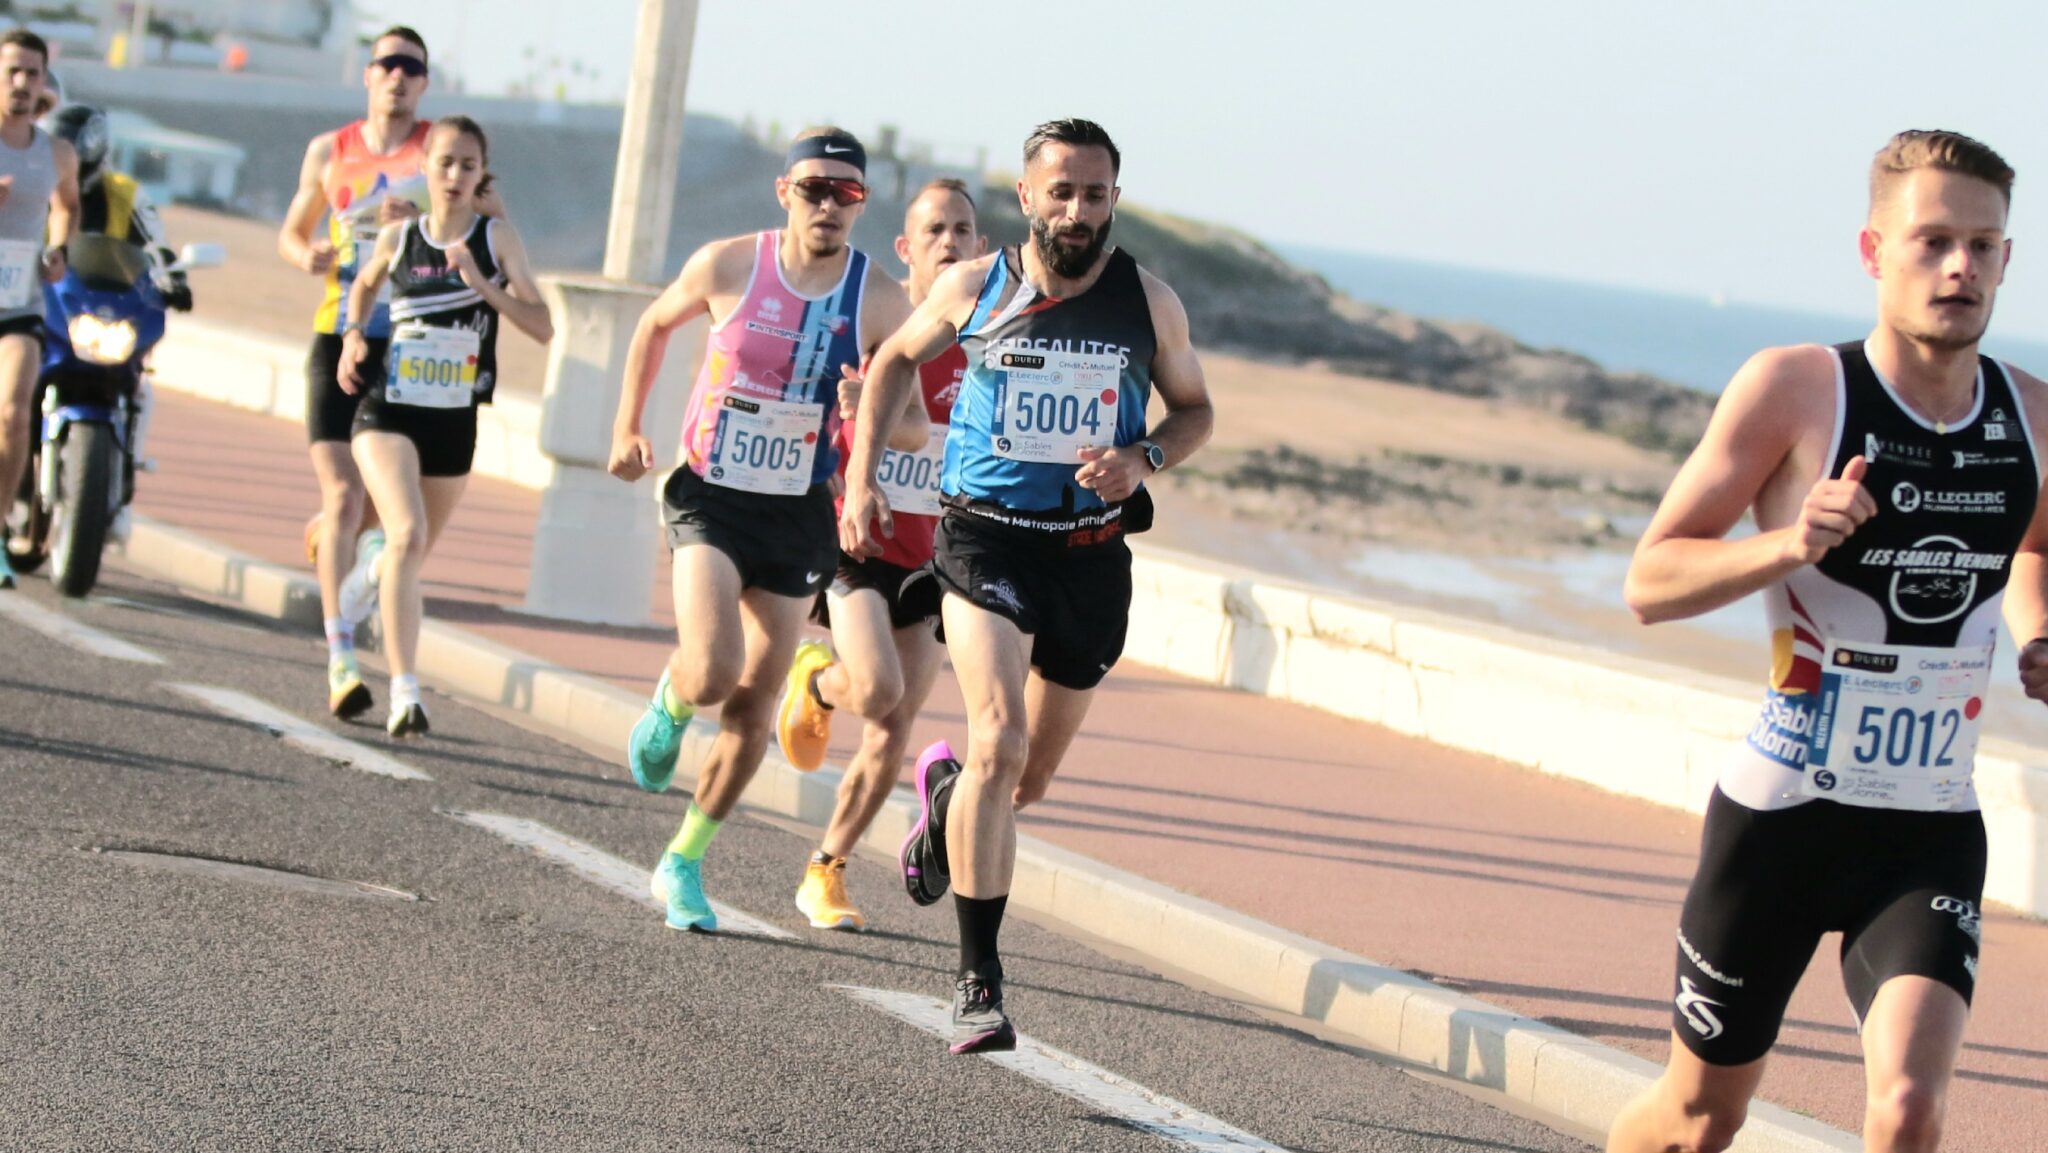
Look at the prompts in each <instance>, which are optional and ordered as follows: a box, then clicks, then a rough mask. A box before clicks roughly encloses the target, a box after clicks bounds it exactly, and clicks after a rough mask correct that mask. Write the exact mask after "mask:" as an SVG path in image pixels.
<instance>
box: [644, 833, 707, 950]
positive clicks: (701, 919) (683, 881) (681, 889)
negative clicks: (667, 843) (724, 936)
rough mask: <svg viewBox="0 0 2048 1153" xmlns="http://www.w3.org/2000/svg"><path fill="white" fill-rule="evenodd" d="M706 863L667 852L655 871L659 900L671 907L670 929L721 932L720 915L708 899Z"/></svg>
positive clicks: (669, 914)
mask: <svg viewBox="0 0 2048 1153" xmlns="http://www.w3.org/2000/svg"><path fill="white" fill-rule="evenodd" d="M703 866H704V862H702V861H692V860H690V859H689V858H687V857H685V856H683V855H682V854H680V853H663V854H662V857H661V864H659V865H657V866H655V868H654V883H653V885H651V886H650V887H651V888H652V889H653V890H654V896H655V899H656V900H659V901H661V902H663V903H664V904H666V905H667V906H668V927H669V928H671V929H695V930H697V931H698V932H700V933H715V932H717V931H718V914H717V913H714V912H712V911H711V902H710V901H708V900H706V899H705V897H704V872H703Z"/></svg>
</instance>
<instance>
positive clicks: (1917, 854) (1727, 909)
mask: <svg viewBox="0 0 2048 1153" xmlns="http://www.w3.org/2000/svg"><path fill="white" fill-rule="evenodd" d="M1984 862H1985V843H1984V819H1983V816H1982V814H1980V813H1977V812H1974V811H1973V812H1959V813H1920V812H1902V811H1898V810H1893V809H1866V808H1857V807H1854V806H1850V805H1843V804H1838V803H1836V802H1834V801H1820V800H1816V801H1809V802H1807V803H1805V804H1802V805H1795V806H1793V807H1792V808H1789V809H1773V810H1769V811H1760V810H1757V809H1751V808H1749V807H1747V806H1745V805H1742V804H1740V803H1738V802H1736V801H1733V800H1730V799H1729V798H1728V796H1727V795H1726V794H1724V793H1722V792H1721V791H1720V790H1719V789H1716V790H1714V796H1713V799H1712V800H1711V801H1710V802H1709V803H1708V805H1707V824H1706V829H1705V831H1704V832H1703V833H1702V834H1701V837H1700V866H1699V872H1698V873H1697V874H1696V875H1695V876H1694V877H1693V883H1692V889H1691V890H1690V891H1689V892H1687V893H1686V896H1685V908H1684V911H1683V912H1682V913H1681V914H1680V915H1679V922H1678V979H1677V982H1676V984H1675V985H1674V987H1673V1005H1672V1029H1673V1030H1674V1031H1676V1032H1677V1034H1678V1036H1679V1038H1680V1039H1681V1040H1683V1041H1684V1042H1685V1047H1686V1048H1688V1049H1690V1050H1692V1052H1693V1054H1694V1055H1695V1056H1697V1057H1698V1058H1699V1059H1700V1060H1702V1061H1705V1062H1707V1063H1708V1064H1711V1065H1744V1064H1747V1063H1749V1062H1751V1061H1754V1060H1756V1059H1758V1058H1759V1057H1762V1056H1763V1055H1764V1054H1765V1053H1767V1052H1769V1051H1770V1048H1771V1046H1772V1045H1773V1044H1774V1043H1776V1041H1777V1039H1778V1028H1779V1025H1780V1024H1781V1023H1782V1022H1783V1021H1784V1018H1785V1006H1786V1005H1787V1004H1788V1003H1789V1002H1790V1001H1791V999H1792V990H1793V989H1794V988H1795V987H1796V986H1797V985H1798V984H1799V978H1800V976H1801V975H1802V974H1803V973H1804V972H1805V971H1806V965H1807V962H1808V961H1810V960H1812V959H1813V951H1814V949H1815V947H1816V946H1818V945H1819V944H1820V938H1821V935H1822V934H1823V933H1828V932H1840V933H1841V934H1842V984H1843V986H1844V988H1845V989H1846V990H1847V992H1848V994H1849V1004H1850V1007H1851V1008H1852V1009H1854V1010H1855V1013H1856V1019H1857V1020H1858V1021H1861V1020H1863V1019H1864V1018H1865V1017H1866V1016H1868V1014H1869V1012H1870V1003H1871V1002H1872V1001H1873V1000H1875V999H1876V997H1877V991H1878V989H1879V988H1881V987H1882V986H1883V985H1884V983H1885V982H1886V981H1889V980H1891V979H1892V978H1894V977H1905V976H1918V977H1927V978H1930V979H1932V980H1935V981H1939V982H1941V983H1942V984H1944V985H1947V986H1948V987H1949V988H1951V989H1954V990H1955V991H1956V992H1957V993H1960V994H1961V995H1962V998H1963V1000H1964V1002H1966V1003H1967V1002H1968V1001H1969V1000H1970V995H1971V993H1972V992H1974V991H1975V989H1976V984H1977V947H1978V942H1979V939H1980V936H1981V928H1980V921H1979V912H1978V909H1979V905H1980V902H1981V901H1982V899H1983V893H1984Z"/></svg>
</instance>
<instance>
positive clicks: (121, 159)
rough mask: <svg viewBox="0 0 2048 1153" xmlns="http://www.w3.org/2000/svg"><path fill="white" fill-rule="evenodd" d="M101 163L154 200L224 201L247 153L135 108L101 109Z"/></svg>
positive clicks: (229, 198)
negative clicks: (104, 134)
mask: <svg viewBox="0 0 2048 1153" xmlns="http://www.w3.org/2000/svg"><path fill="white" fill-rule="evenodd" d="M107 129H108V135H109V136H110V137H111V138H112V139H111V143H110V144H109V145H108V148H107V162H108V163H109V164H111V165H113V167H114V168H115V169H116V170H118V171H121V172H125V173H127V174H128V175H130V176H132V177H134V178H135V179H136V181H137V182H138V183H140V184H141V185H142V186H143V187H144V188H146V189H148V190H149V194H150V196H151V197H152V198H154V199H155V200H156V202H157V203H159V204H169V203H172V202H181V203H193V202H196V203H201V204H221V205H224V204H230V203H232V202H233V201H234V199H235V191H236V187H237V185H238V184H239V182H240V180H241V175H242V162H243V161H244V160H247V159H248V151H247V150H246V149H244V148H243V147H242V146H241V145H239V144H233V143H230V142H228V141H226V140H216V139H214V138H213V137H211V136H201V135H199V134H198V133H196V132H180V131H178V130H177V129H175V128H166V127H164V126H163V125H161V124H158V123H157V122H156V121H154V120H151V119H150V118H149V117H147V116H144V115H142V114H141V113H139V112H130V111H128V110H127V109H123V108H110V109H108V110H107Z"/></svg>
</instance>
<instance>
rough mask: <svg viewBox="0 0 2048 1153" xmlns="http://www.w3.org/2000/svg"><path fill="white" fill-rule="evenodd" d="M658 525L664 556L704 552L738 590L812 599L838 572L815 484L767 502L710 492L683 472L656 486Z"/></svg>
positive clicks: (834, 542) (829, 524)
mask: <svg viewBox="0 0 2048 1153" xmlns="http://www.w3.org/2000/svg"><path fill="white" fill-rule="evenodd" d="M661 520H662V524H663V525H665V526H666V527H667V529H668V547H669V548H670V549H671V550H674V549H681V548H685V547H687V546H689V545H693V544H708V545H710V546H711V547H712V548H715V549H717V550H718V551H719V552H722V553H724V554H725V555H726V556H727V557H729V558H730V559H731V560H732V563H733V567H735V568H737V569H739V570H740V586H741V587H742V588H757V589H760V590H761V591H763V592H767V593H773V594H775V595H776V596H785V597H807V596H814V595H816V594H817V593H819V592H822V591H823V590H824V588H825V586H826V585H827V584H829V583H831V580H832V575H833V573H835V572H837V571H838V569H839V519H838V517H836V516H835V515H833V512H832V490H831V489H830V488H828V487H826V486H825V485H822V484H814V485H812V486H811V487H810V489H809V491H807V492H805V493H804V494H803V495H802V496H769V495H767V494H764V493H757V492H746V491H744V490H742V489H736V488H726V487H725V486H723V485H716V484H712V483H711V482H710V481H707V480H705V479H704V478H703V477H701V476H698V475H697V474H696V473H695V472H694V471H692V470H691V469H690V468H689V466H687V465H684V466H681V467H679V468H677V469H676V470H675V471H674V472H671V473H669V474H668V480H667V481H666V482H664V483H663V484H662V486H661Z"/></svg>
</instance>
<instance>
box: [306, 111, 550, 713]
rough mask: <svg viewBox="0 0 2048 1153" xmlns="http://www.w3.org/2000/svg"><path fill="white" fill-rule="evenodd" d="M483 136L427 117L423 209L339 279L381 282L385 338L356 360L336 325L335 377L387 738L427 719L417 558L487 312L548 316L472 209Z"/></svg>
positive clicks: (461, 419) (456, 487) (484, 175)
mask: <svg viewBox="0 0 2048 1153" xmlns="http://www.w3.org/2000/svg"><path fill="white" fill-rule="evenodd" d="M488 160H489V145H488V144H487V143H486V142H485V140H484V130H483V129H482V128H480V127H478V126H477V123H476V122H475V121H473V120H471V119H469V118H468V117H466V116H451V117H448V118H447V119H445V120H441V121H439V122H437V123H436V124H435V125H434V127H433V130H432V132H431V133H430V134H429V135H428V137H427V193H428V200H429V204H428V210H427V212H426V213H425V214H424V215H422V216H419V217H416V218H415V219H413V220H410V221H405V222H403V223H399V224H393V225H390V226H388V227H386V228H385V229H384V231H383V232H382V233H381V234H379V235H378V237H377V248H376V251H375V252H374V253H373V254H372V255H371V257H370V259H369V261H367V262H366V267H365V268H364V269H363V270H362V272H361V273H359V274H358V275H357V277H356V281H355V284H354V285H353V286H352V288H351V290H350V291H351V292H352V294H353V299H352V300H351V302H350V305H351V307H350V309H349V313H348V314H349V315H350V316H352V317H354V316H368V315H369V309H370V306H371V305H372V304H373V303H374V302H375V301H376V298H377V293H378V291H379V290H380V289H381V288H382V287H383V285H384V282H385V280H386V279H387V278H388V279H389V280H390V282H391V322H392V325H393V328H392V339H391V350H390V352H389V354H388V355H387V357H386V360H385V362H384V363H383V364H375V363H371V362H370V361H369V351H370V346H369V342H368V340H366V339H365V337H364V334H363V332H362V330H361V329H360V328H359V327H358V326H356V325H355V324H350V325H349V327H348V329H347V330H346V331H345V332H344V333H343V337H342V339H343V345H342V352H341V364H342V387H343V388H345V389H347V390H348V391H349V392H351V393H357V392H361V393H364V394H365V395H364V397H363V402H362V404H361V406H360V407H359V408H357V409H356V418H355V425H354V428H353V430H352V434H351V440H350V444H351V448H352V450H353V452H354V455H355V459H356V466H357V467H358V468H360V469H361V470H362V474H363V484H364V487H365V488H366V489H367V490H368V491H369V494H370V499H371V500H372V501H373V502H374V503H375V504H376V506H377V509H378V511H379V512H380V513H381V514H382V515H383V518H384V532H385V545H384V550H383V553H382V554H381V556H380V557H379V558H378V559H377V562H376V564H377V569H376V575H377V577H378V582H377V583H378V584H379V585H380V586H381V587H382V590H383V596H382V599H383V616H382V618H381V620H382V622H383V627H384V636H385V637H386V649H385V652H386V658H387V659H388V660H389V661H390V663H391V717H390V720H389V721H388V722H387V723H386V724H385V730H386V731H387V732H389V733H390V734H391V735H392V736H393V737H413V736H419V735H421V734H424V733H425V732H426V731H427V713H426V709H425V708H424V707H422V706H421V704H420V686H419V677H418V675H417V674H415V673H414V672H413V667H414V660H415V657H416V655H417V653H418V651H419V639H420V617H421V615H422V612H423V603H422V599H423V598H422V596H421V593H420V567H421V565H422V564H424V563H425V562H426V558H427V552H428V550H430V549H432V548H433V546H434V542H435V541H436V540H438V539H440V536H441V530H442V528H444V527H445V526H446V525H447V524H448V517H449V515H450V514H451V513H453V512H454V511H455V503H456V501H457V500H459V499H461V496H462V490H463V488H464V486H465V485H467V484H468V481H469V467H470V461H471V458H472V457H474V456H475V455H476V410H477V406H478V405H480V404H489V403H490V400H491V390H492V388H493V387H494V386H495V385H496V383H497V360H498V355H497V342H498V318H499V316H500V315H502V316H504V318H505V319H507V320H510V321H511V322H512V323H513V325H514V326H515V327H517V328H518V329H520V330H521V331H522V332H525V333H526V334H527V335H528V336H531V337H532V338H533V339H535V340H537V341H540V342H541V343H542V344H546V343H547V342H548V341H549V340H551V339H553V338H554V323H553V321H552V320H551V319H550V317H549V316H548V307H547V305H546V304H545V303H543V302H542V300H541V297H540V290H539V289H538V288H536V287H535V286H534V283H533V273H532V270H531V269H530V268H529V267H528V265H527V260H526V248H525V246H524V245H523V244H521V243H520V240H519V233H518V232H517V231H515V230H514V229H513V228H512V226H511V224H509V223H507V222H506V221H505V220H503V219H494V218H492V217H487V216H484V215H482V214H481V213H480V212H478V210H477V197H478V196H479V194H483V193H486V192H487V190H488V188H489V182H490V176H489V174H488V172H487V170H486V165H487V163H488Z"/></svg>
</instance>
